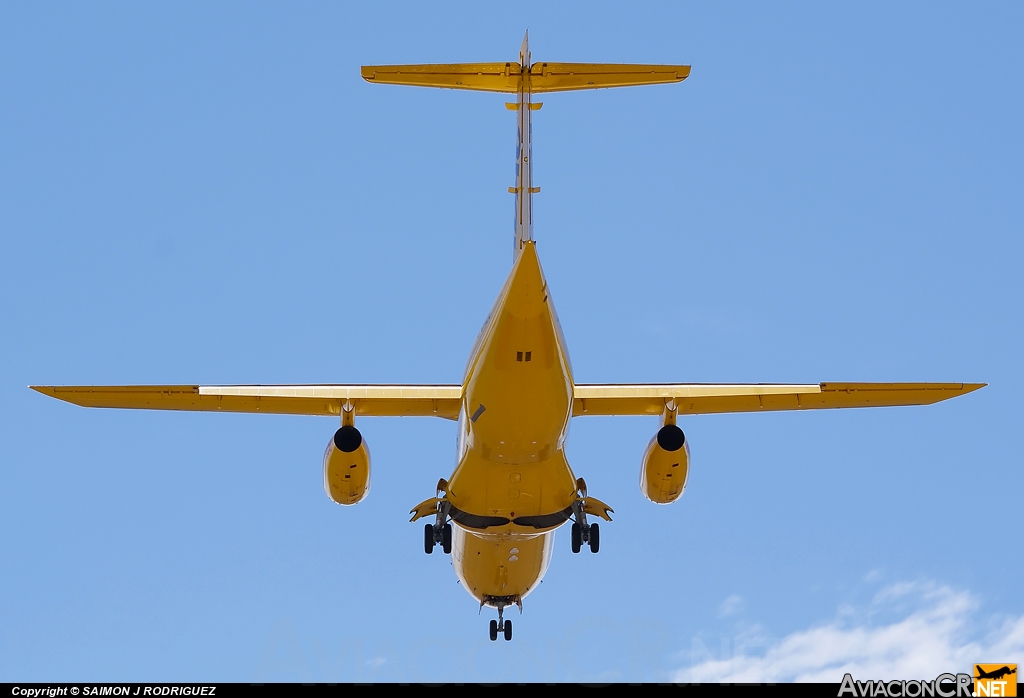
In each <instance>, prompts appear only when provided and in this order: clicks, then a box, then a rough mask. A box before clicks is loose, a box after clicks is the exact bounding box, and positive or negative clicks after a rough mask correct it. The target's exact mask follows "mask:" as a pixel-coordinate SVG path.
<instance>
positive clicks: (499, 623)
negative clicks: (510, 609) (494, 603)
mask: <svg viewBox="0 0 1024 698" xmlns="http://www.w3.org/2000/svg"><path fill="white" fill-rule="evenodd" d="M504 610H505V605H504V604H498V620H492V621H491V624H490V628H489V630H490V638H491V642H494V641H495V640H497V639H498V633H499V632H500V633H504V635H505V641H506V642H508V641H509V640H511V639H512V621H510V620H505V619H504V618H502V615H503V612H504Z"/></svg>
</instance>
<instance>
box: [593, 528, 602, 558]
mask: <svg viewBox="0 0 1024 698" xmlns="http://www.w3.org/2000/svg"><path fill="white" fill-rule="evenodd" d="M600 548H601V528H600V527H599V526H598V525H597V524H596V523H595V524H590V552H592V553H596V552H597V551H598V550H599V549H600Z"/></svg>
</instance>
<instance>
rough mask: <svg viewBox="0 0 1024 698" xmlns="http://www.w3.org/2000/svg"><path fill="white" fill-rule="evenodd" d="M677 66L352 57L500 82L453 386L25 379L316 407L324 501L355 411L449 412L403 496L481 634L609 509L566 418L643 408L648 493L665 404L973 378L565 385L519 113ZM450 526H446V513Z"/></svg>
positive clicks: (861, 399) (876, 397) (674, 461)
mask: <svg viewBox="0 0 1024 698" xmlns="http://www.w3.org/2000/svg"><path fill="white" fill-rule="evenodd" d="M689 74H690V67H689V66H675V65H600V64H590V63H531V60H530V51H529V46H528V42H527V39H526V38H524V40H523V44H522V48H521V49H520V53H519V61H518V62H507V63H471V64H457V65H399V66H364V67H363V68H362V76H363V78H364V79H365V80H367V81H368V82H371V83H385V84H393V85H418V86H421V87H445V88H452V89H464V90H481V91H486V92H504V93H508V94H512V95H515V98H516V101H515V102H514V103H507V104H506V107H507V108H508V109H510V110H514V111H515V112H516V117H517V121H518V134H519V140H518V148H517V162H516V184H515V186H514V187H510V188H509V192H511V193H514V194H515V244H514V251H513V260H514V261H513V264H512V271H511V272H510V273H509V275H508V279H507V280H506V281H505V285H504V287H503V288H502V290H501V293H500V294H499V296H498V299H497V301H496V302H495V304H494V308H493V310H491V314H490V315H489V316H488V317H487V320H486V321H485V322H484V326H483V329H482V330H481V331H480V334H479V336H478V337H477V340H476V343H475V344H474V346H473V348H472V351H471V352H470V355H469V364H468V367H467V369H466V374H465V376H464V378H463V380H462V383H461V384H460V385H232V386H208V385H199V386H196V385H156V386H32V388H33V389H35V390H37V391H39V392H41V393H43V394H45V395H49V396H51V397H55V398H58V399H61V400H65V401H67V402H71V403H74V404H76V405H82V406H85V407H120V408H138V409H161V410H199V411H210V412H265V413H271V414H307V415H331V416H334V417H336V418H338V417H340V420H341V426H340V428H339V429H338V430H337V431H336V432H335V433H334V436H333V438H332V439H331V440H330V441H329V442H328V444H327V451H326V452H325V453H324V462H323V467H324V489H325V490H326V492H327V495H328V496H329V497H330V498H331V499H332V500H333V501H335V502H337V503H338V504H345V505H350V504H356V503H358V502H360V501H362V500H363V499H364V498H365V497H366V495H367V492H368V491H369V486H370V452H369V449H368V448H367V445H366V442H365V441H364V440H363V438H362V435H361V434H360V432H359V430H358V429H357V428H356V425H355V419H356V417H357V416H358V417H370V416H432V417H442V418H445V419H450V420H457V421H458V454H457V462H456V466H455V471H454V472H453V473H452V474H451V475H450V476H449V477H448V478H447V479H443V478H442V479H441V480H440V481H439V482H438V484H437V491H436V493H435V496H433V497H430V498H428V499H426V500H424V501H423V502H421V503H420V504H417V505H416V506H415V507H413V509H412V512H411V513H412V521H416V520H417V519H421V518H427V517H432V519H433V521H432V522H430V523H427V524H426V525H425V527H424V540H423V543H424V550H425V551H426V552H427V553H430V552H432V550H433V549H434V546H435V545H440V546H441V547H442V549H443V550H444V552H445V553H446V554H450V555H451V557H452V564H453V566H454V568H455V573H456V575H457V576H458V578H459V580H460V582H461V583H462V585H463V586H464V587H465V589H466V591H468V592H469V593H470V594H471V595H472V596H473V598H474V599H476V601H477V602H479V604H480V607H481V608H482V607H483V606H490V607H493V608H495V609H497V613H498V618H497V620H491V621H490V628H489V630H490V639H491V640H495V639H497V637H498V635H499V633H501V634H503V635H504V637H505V639H506V640H511V639H512V621H511V620H506V619H505V618H504V616H503V611H504V610H505V609H506V608H508V607H509V606H512V605H515V606H518V608H519V610H520V612H522V602H523V599H524V598H525V597H526V595H527V594H529V593H530V592H531V591H532V590H533V589H535V588H536V587H537V585H538V584H539V582H540V580H541V578H542V577H543V576H544V573H545V570H546V569H547V567H548V563H549V561H550V560H551V554H552V548H553V545H554V538H555V536H554V532H555V529H557V528H559V527H560V526H562V524H564V523H566V522H569V521H572V524H571V540H572V551H573V552H574V553H578V552H579V551H580V549H581V548H582V547H583V546H584V545H587V546H588V547H589V548H590V550H591V552H595V553H596V552H597V551H598V549H599V547H600V526H599V524H598V523H597V522H596V521H595V522H593V523H591V520H590V519H589V518H588V517H593V518H594V519H603V520H604V521H611V518H610V516H609V514H610V513H611V512H612V508H611V507H610V506H608V505H607V504H605V503H604V502H602V501H601V500H599V499H597V498H596V497H592V496H591V495H590V494H589V493H588V492H587V486H586V483H585V482H584V480H583V478H577V477H576V475H575V474H574V473H573V470H572V468H571V467H570V466H569V463H568V461H567V460H566V457H565V451H564V442H565V436H566V432H567V429H568V426H569V420H570V418H572V417H581V416H586V415H652V416H657V417H659V419H660V420H661V427H660V428H659V429H658V431H657V433H656V434H655V435H654V437H653V438H652V439H651V441H650V443H649V444H648V445H647V449H646V451H644V454H643V457H642V465H641V468H640V490H641V492H642V493H643V494H644V496H645V497H647V498H648V499H649V500H651V501H652V502H655V503H657V504H669V503H671V502H674V501H675V500H677V499H678V498H679V496H680V495H682V493H683V490H684V489H685V487H686V480H687V475H688V473H689V465H690V451H689V445H688V443H687V441H686V438H685V436H684V435H683V431H682V430H681V429H680V428H679V426H678V425H677V423H676V422H677V419H678V417H679V415H687V414H710V413H725V412H766V411H774V410H811V409H827V408H837V407H877V406H885V405H925V404H931V403H934V402H939V401H940V400H946V399H948V398H951V397H955V396H957V395H963V394H965V393H969V392H971V391H973V390H977V389H978V388H981V387H983V385H984V384H983V383H814V384H808V385H774V384H763V383H762V384H753V385H739V384H705V383H681V384H653V385H577V384H576V383H575V382H574V380H573V375H572V369H571V367H570V364H569V354H568V351H567V349H566V346H565V340H564V338H563V337H562V331H561V328H560V326H559V324H558V319H557V317H556V316H555V306H554V304H553V302H552V299H551V295H550V293H549V292H548V286H547V282H546V281H545V279H544V273H543V271H542V270H541V266H540V259H539V257H538V255H537V244H536V242H535V241H534V239H533V215H532V207H531V203H532V197H533V194H535V193H536V192H538V191H540V188H539V187H535V186H534V185H533V179H532V176H531V175H532V166H533V162H532V157H531V155H532V154H531V148H530V135H531V127H530V118H531V115H532V113H533V111H535V110H537V109H540V107H541V104H540V103H538V102H533V101H532V96H533V95H534V94H543V93H545V92H559V91H566V90H587V89H597V88H604V87H626V86H632V85H653V84H664V83H676V82H681V81H683V80H685V79H686V77H687V76H688V75H689ZM453 524H454V525H453Z"/></svg>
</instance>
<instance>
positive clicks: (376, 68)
mask: <svg viewBox="0 0 1024 698" xmlns="http://www.w3.org/2000/svg"><path fill="white" fill-rule="evenodd" d="M689 74H690V66H688V65H632V64H617V63H534V64H533V65H532V66H531V67H529V68H527V69H526V71H525V72H523V69H522V67H521V66H520V65H519V64H518V63H512V62H507V63H448V64H440V63H439V64H424V65H364V66H363V67H362V76H363V79H364V80H366V81H367V82H377V83H383V84H386V85H413V86H417V87H446V88H450V89H454V90H482V91H485V92H507V93H515V92H518V91H519V89H520V82H521V81H522V82H523V90H524V91H526V92H530V93H533V94H541V93H544V92H566V91H569V90H595V89H599V88H602V87H630V86H634V85H661V84H665V83H673V82H682V81H683V80H685V79H686V78H687V76H689Z"/></svg>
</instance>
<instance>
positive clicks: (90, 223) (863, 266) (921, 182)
mask: <svg viewBox="0 0 1024 698" xmlns="http://www.w3.org/2000/svg"><path fill="white" fill-rule="evenodd" d="M517 7H518V6H517ZM527 27H529V29H530V37H531V47H532V49H533V55H534V58H535V59H536V60H556V61H592V62H650V63H687V64H692V66H693V72H692V75H691V77H690V78H689V79H688V80H687V81H685V82H684V83H683V84H682V85H675V86H665V87H652V88H642V89H639V88H638V89H631V90H607V91H599V92H593V93H580V94H561V95H550V96H546V97H545V98H544V99H543V101H544V103H545V106H544V109H543V110H542V111H540V112H538V113H537V114H536V116H535V119H534V140H535V143H534V155H535V170H534V176H535V180H536V183H537V184H538V185H540V186H541V187H542V193H541V194H539V195H538V196H537V197H536V203H535V206H536V209H535V236H536V238H537V240H538V246H539V247H538V249H539V252H540V255H541V260H542V263H543V265H544V268H545V272H546V274H547V276H548V280H549V284H550V288H551V289H552V293H553V297H554V299H555V302H556V306H557V308H558V311H559V315H560V318H561V320H562V324H563V328H564V331H565V336H566V339H567V342H568V345H569V349H570V352H571V355H572V360H573V366H574V370H575V375H576V380H577V381H579V382H647V381H650V382H670V381H679V382H690V381H694V382H696V381H701V382H705V381H706V382H711V381H720V382H775V381H778V382H817V381H825V380H836V381H842V380H863V381H900V380H906V381H918V380H920V381H925V380H935V381H984V382H988V383H990V385H989V387H987V388H985V389H984V390H982V391H980V392H978V393H974V394H972V395H969V396H966V397H963V398H959V399H956V400H953V401H950V402H947V403H943V404H940V405H935V406H931V407H919V408H905V409H903V408H900V409H880V410H864V411H840V412H821V413H804V414H762V415H758V414H754V415H726V416H704V417H693V418H688V419H686V420H684V421H683V422H682V424H681V426H682V427H683V429H684V430H685V432H686V434H687V438H688V440H689V442H690V446H691V454H692V465H691V475H690V482H689V486H688V489H687V492H686V494H685V496H684V497H683V498H682V499H681V500H680V501H679V502H677V503H676V504H674V505H672V506H669V507H659V506H655V505H653V504H650V503H649V502H647V501H646V500H645V499H644V498H643V497H642V496H641V494H640V492H639V488H638V486H637V480H638V472H639V461H640V456H641V454H642V451H643V448H644V446H645V445H646V443H647V441H648V439H649V438H650V437H651V435H652V434H653V433H654V431H655V429H656V428H657V423H656V420H652V419H647V418H620V419H606V418H590V419H578V420H574V422H573V424H572V430H571V434H570V437H569V441H568V454H569V458H570V461H571V462H572V463H573V466H574V469H575V470H576V472H577V474H579V475H582V476H584V477H585V478H586V479H587V482H588V485H589V487H590V490H591V492H592V493H593V494H594V495H595V496H597V497H599V498H601V499H602V500H604V501H606V502H608V503H609V504H611V505H612V506H613V507H614V508H615V510H616V515H615V517H614V518H615V521H614V522H613V523H611V524H609V525H607V526H604V527H602V538H603V541H602V550H601V553H600V554H598V555H583V554H581V555H575V556H574V555H572V554H571V553H570V551H569V541H568V536H567V535H565V533H566V532H565V531H560V532H559V534H558V538H557V542H556V553H555V557H554V560H553V562H552V565H551V568H550V570H549V572H548V576H547V577H546V579H545V581H544V583H543V584H542V585H541V586H540V588H539V589H538V590H537V591H536V592H535V593H534V594H532V595H531V596H530V597H529V598H528V599H527V600H526V604H525V613H524V615H523V616H522V617H519V616H518V615H517V614H516V615H514V616H513V620H514V622H515V627H516V631H515V632H516V637H515V640H514V641H513V642H511V643H504V642H502V643H493V644H492V643H490V642H488V641H487V637H486V620H487V618H488V617H489V616H488V615H486V614H485V615H481V616H479V617H478V616H477V613H476V605H475V603H474V602H473V600H472V599H471V598H470V597H469V596H468V595H467V594H466V593H465V592H464V591H463V590H462V589H460V588H459V586H458V585H457V584H456V581H455V576H454V574H453V572H452V569H451V567H450V563H449V561H448V560H447V559H446V558H444V557H443V556H439V555H436V554H435V555H433V556H429V557H428V556H426V555H424V554H423V552H422V548H421V540H420V536H421V529H420V528H419V527H418V526H416V525H413V524H409V523H408V522H407V519H408V515H407V513H406V512H407V511H408V510H409V508H410V507H411V506H413V505H414V504H416V503H417V502H419V501H421V500H422V499H424V498H425V497H427V496H430V495H431V494H432V491H433V490H432V488H433V485H434V483H435V482H436V481H437V478H438V477H441V476H446V475H448V474H449V473H450V472H451V470H452V468H453V466H454V463H453V459H454V439H455V427H454V425H453V424H451V423H449V422H445V421H442V420H437V421H432V420H429V419H422V420H417V419H377V420H371V419H366V420H363V421H362V422H360V423H359V427H360V429H361V430H362V431H363V433H364V435H365V437H366V439H367V441H368V444H369V446H370V450H371V453H372V456H373V468H374V469H373V487H372V491H371V493H370V496H369V498H368V499H367V500H366V501H365V502H363V503H362V504H360V505H359V506H357V507H352V508H341V507H338V506H337V505H334V504H332V503H331V502H330V501H329V500H328V499H327V497H326V496H325V494H324V493H323V488H322V481H321V470H320V468H321V457H322V452H323V449H324V446H325V444H326V443H327V440H328V439H329V438H330V436H331V434H332V432H333V430H334V429H335V425H334V422H333V421H331V420H327V419H322V418H313V417H306V418H302V417H271V416H264V415H221V414H175V413H159V412H152V413H146V412H129V411H124V412H122V411H102V410H84V409H80V408H76V407H73V406H70V405H67V404H63V403H60V402H57V401H54V400H48V399H46V398H43V397H42V396H40V395H38V394H35V393H33V392H31V391H29V390H28V389H27V388H26V387H25V386H27V385H29V384H34V383H41V384H131V383H188V384H191V383H208V384H211V383H212V384H217V383H303V382H310V383H319V382H338V383H362V382H410V383H430V382H441V383H454V382H458V381H459V380H460V379H461V377H462V370H463V368H464V364H465V361H466V358H467V354H468V351H469V349H470V345H471V343H472V340H473V338H474V337H475V335H476V333H477V331H478V330H479V327H480V325H481V324H482V322H483V320H484V318H485V316H486V314H487V312H488V310H489V308H490V305H491V303H492V301H493V299H494V297H495V295H496V294H497V292H498V289H499V288H500V286H501V283H502V281H503V280H504V276H505V274H506V273H507V271H508V268H509V266H510V261H511V240H512V200H511V196H510V195H509V194H508V193H507V192H506V188H507V187H508V186H509V185H511V184H512V183H513V170H514V161H513V156H514V141H515V137H514V116H513V115H512V114H511V113H509V112H507V111H506V110H505V109H504V108H503V106H502V102H503V101H504V99H503V98H502V96H500V95H486V94H473V93H457V92H451V91H439V90H438V91H434V90H417V89H413V88H399V87H379V86H372V85H368V84H366V83H364V82H363V81H362V80H361V79H360V78H359V70H358V69H359V66H360V65H361V64H374V63H413V62H456V61H488V60H510V59H514V58H515V56H516V54H517V50H518V47H519V42H520V40H521V38H522V33H523V31H524V30H525V29H526V28H527ZM1022 32H1024V9H1022V7H1021V6H1020V5H1019V4H1011V3H989V4H985V5H966V4H964V5H949V4H936V3H900V4H897V5H892V4H890V3H867V4H865V3H858V4H852V3H850V4H845V5H829V6H820V5H818V4H811V3H808V4H772V5H771V6H768V5H753V4H735V3H734V4H725V3H719V4H715V5H714V6H712V7H708V6H706V5H705V4H685V5H684V4H681V3H679V4H677V3H666V4H664V5H656V4H636V3H630V4H626V3H596V4H595V3H585V4H574V5H570V4H563V5H554V6H552V5H551V4H549V3H533V4H531V3H526V4H525V5H523V9H522V11H521V13H519V14H518V15H517V14H516V13H515V12H512V11H511V10H510V7H509V6H506V5H502V6H500V7H499V6H497V5H496V6H494V8H493V9H485V8H481V7H480V6H479V5H477V4H443V5H440V6H438V5H436V4H435V5H431V6H430V7H429V8H428V7H425V6H423V5H422V4H393V3H392V4H389V3H374V4H361V5H345V4H341V3H295V4H288V5H285V4H268V3H216V4H208V5H195V4H192V5H181V4H179V3H147V4H143V5H139V4H132V3H104V4H71V3H62V4H47V5H38V4H28V3H10V2H8V3H4V4H3V5H0V55H2V59H0V88H2V91H3V92H2V94H3V98H2V99H0V191H2V192H3V195H2V196H0V298H2V302H0V327H2V331H0V342H2V344H0V346H2V354H0V356H2V359H3V360H2V361H0V557H2V559H3V560H4V564H3V565H2V566H0V679H2V680H5V681H13V680H18V681H25V680H36V681H42V680H154V681H157V680H166V681H171V680H237V681H251V680H267V681H272V680H343V681H344V680H348V681H352V680H355V681H373V680H411V681H416V680H423V681H443V680H465V681H488V680H610V681H615V680H678V681H689V680H711V679H722V678H725V679H728V678H730V677H733V678H735V677H743V678H748V679H749V678H751V677H754V678H757V677H766V676H771V677H774V678H779V679H790V678H801V677H803V678H806V677H826V678H827V677H832V678H831V679H829V680H834V681H838V680H839V679H840V678H841V677H842V673H843V672H842V670H841V668H842V667H851V666H852V667H855V668H856V669H857V670H858V671H860V672H862V673H864V675H865V677H866V676H867V674H868V673H871V672H875V673H876V674H878V675H877V676H875V678H884V676H882V675H883V674H885V673H887V672H888V673H891V674H893V675H894V676H893V677H894V678H899V677H902V678H914V677H915V676H913V675H908V674H915V673H916V674H920V678H931V677H933V676H934V675H935V673H938V671H946V670H964V669H966V668H967V666H968V665H969V663H970V662H973V661H993V662H997V661H1021V660H1024V600H1022V597H1021V595H1020V581H1019V580H1020V578H1021V576H1022V572H1024V569H1022V563H1021V561H1020V560H1021V557H1020V542H1021V525H1020V518H1019V514H1018V509H1019V501H1020V493H1021V491H1022V485H1024V476H1022V468H1021V456H1020V449H1019V430H1020V424H1021V422H1022V417H1024V408H1022V407H1021V400H1020V395H1021V394H1022V391H1024V375H1022V370H1021V367H1020V358H1019V357H1020V346H1021V344H1022V340H1024V332H1022V318H1021V311H1020V302H1021V299H1022V297H1024V293H1022V292H1024V283H1022V281H1021V273H1020V268H1021V264H1022V262H1024V238H1022V220H1024V216H1022V214H1024V203H1022V202H1024V199H1022V195H1021V192H1022V191H1024V172H1022V167H1021V162H1022V154H1024V152H1022V151H1024V148H1022V142H1024V141H1022V135H1024V133H1022V131H1024V126H1022V124H1024V96H1022V91H1021V89H1020V87H1021V78H1020V76H1021V74H1022V68H1024V48H1022V44H1021V42H1020V36H1021V34H1022ZM822 637H826V638H831V639H832V640H833V642H830V643H821V642H817V641H815V638H818V639H820V638H822ZM893 638H896V639H895V640H893ZM926 641H927V642H926ZM886 643H889V644H886ZM892 643H895V645H893V644H892ZM928 643H931V644H928ZM809 645H810V646H813V647H815V648H818V649H819V650H820V648H821V647H823V646H826V645H827V646H828V647H830V648H833V649H832V650H830V651H819V652H817V653H811V652H810V651H809V650H808V649H807V647H808V646H809ZM922 648H923V649H922ZM811 654H813V655H814V656H811ZM982 655H984V656H982ZM995 655H998V656H995ZM1010 655H1012V656H1010ZM894 657H895V659H894ZM957 663H960V664H962V666H961V665H960V664H957ZM950 664H957V666H950ZM865 672H866V673H865Z"/></svg>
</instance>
